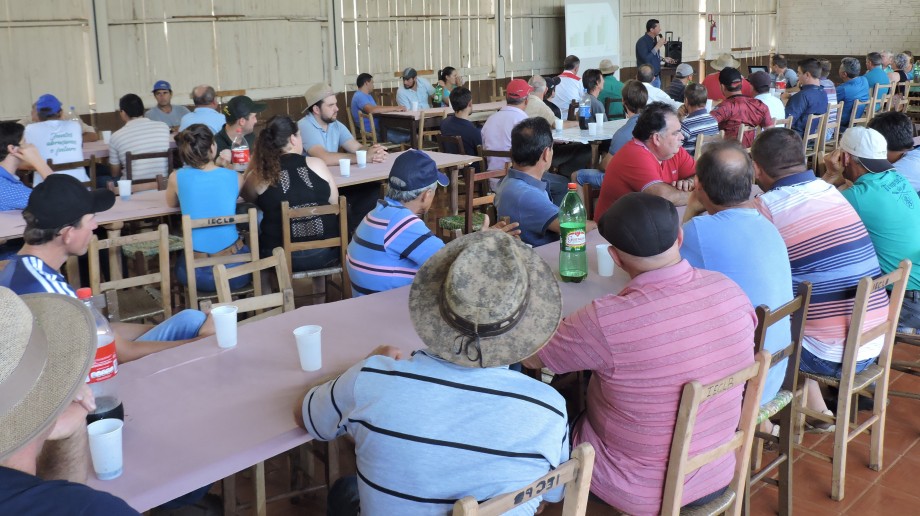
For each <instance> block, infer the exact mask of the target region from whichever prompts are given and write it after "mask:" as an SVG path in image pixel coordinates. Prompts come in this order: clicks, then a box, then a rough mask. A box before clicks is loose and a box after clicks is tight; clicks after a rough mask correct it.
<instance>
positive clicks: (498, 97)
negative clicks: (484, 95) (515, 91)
mask: <svg viewBox="0 0 920 516" xmlns="http://www.w3.org/2000/svg"><path fill="white" fill-rule="evenodd" d="M492 86H495V83H494V82H493V83H492ZM503 100H505V88H504V87H500V88H498V93H495V91H494V90H493V93H492V95H491V96H490V97H489V102H501V101H503Z"/></svg>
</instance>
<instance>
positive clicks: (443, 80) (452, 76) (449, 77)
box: [435, 66, 462, 107]
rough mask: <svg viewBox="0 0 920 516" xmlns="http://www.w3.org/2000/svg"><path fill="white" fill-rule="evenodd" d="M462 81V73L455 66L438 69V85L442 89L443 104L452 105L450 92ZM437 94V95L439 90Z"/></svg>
mask: <svg viewBox="0 0 920 516" xmlns="http://www.w3.org/2000/svg"><path fill="white" fill-rule="evenodd" d="M461 83H462V79H461V77H460V73H459V72H458V71H457V69H456V68H454V67H453V66H447V67H444V68H442V69H440V70H438V87H439V88H440V90H441V97H442V98H441V105H442V106H445V107H446V106H450V92H452V91H454V88H456V87H457V86H460V85H461ZM436 90H437V89H436ZM435 95H437V91H436V92H435Z"/></svg>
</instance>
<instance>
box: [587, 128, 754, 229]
mask: <svg viewBox="0 0 920 516" xmlns="http://www.w3.org/2000/svg"><path fill="white" fill-rule="evenodd" d="M741 127H742V128H743V127H744V125H742V126H741ZM738 135H739V136H738V137H739V138H742V133H741V131H740V130H739V131H738ZM724 138H725V131H719V133H718V134H709V135H706V134H699V135H697V137H696V149H694V151H693V160H694V161H696V160H698V159H700V156H702V155H703V149H704V147H706V145H708V144H710V143H713V142H716V141H718V140H722V139H724ZM586 199H587V197H586ZM589 218H590V217H589Z"/></svg>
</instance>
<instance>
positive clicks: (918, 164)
mask: <svg viewBox="0 0 920 516" xmlns="http://www.w3.org/2000/svg"><path fill="white" fill-rule="evenodd" d="M894 169H895V170H897V171H898V173H899V174H901V175H902V176H904V178H905V179H907V180H908V181H909V182H910V186H911V188H913V189H914V191H917V192H920V147H918V148H916V149H913V150H910V151H907V152H905V153H904V155H903V156H901V159H899V160H898V161H896V162H894ZM918 267H920V265H918Z"/></svg>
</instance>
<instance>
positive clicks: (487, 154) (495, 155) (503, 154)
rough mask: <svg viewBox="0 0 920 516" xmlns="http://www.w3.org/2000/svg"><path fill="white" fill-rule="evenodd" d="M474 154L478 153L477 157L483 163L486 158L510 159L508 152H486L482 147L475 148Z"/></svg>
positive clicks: (509, 152)
mask: <svg viewBox="0 0 920 516" xmlns="http://www.w3.org/2000/svg"><path fill="white" fill-rule="evenodd" d="M476 152H477V153H479V157H480V158H482V159H483V161H485V160H486V159H487V158H509V159H510V158H511V151H510V150H506V151H505V150H488V149H486V148H484V147H483V146H482V145H477V146H476Z"/></svg>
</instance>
